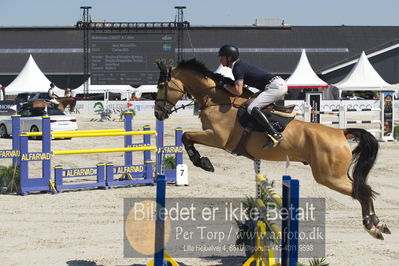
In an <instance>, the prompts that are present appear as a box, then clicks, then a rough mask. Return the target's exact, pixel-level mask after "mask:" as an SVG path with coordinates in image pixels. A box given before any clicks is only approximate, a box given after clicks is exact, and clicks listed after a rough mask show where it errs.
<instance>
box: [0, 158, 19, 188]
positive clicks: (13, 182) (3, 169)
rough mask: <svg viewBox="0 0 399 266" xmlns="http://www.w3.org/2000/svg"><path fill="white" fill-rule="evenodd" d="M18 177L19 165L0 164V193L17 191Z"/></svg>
mask: <svg viewBox="0 0 399 266" xmlns="http://www.w3.org/2000/svg"><path fill="white" fill-rule="evenodd" d="M19 177H20V169H19V166H12V165H10V166H3V165H0V193H3V192H6V193H13V192H17V191H18V190H19V188H20V180H19ZM4 185H6V186H4Z"/></svg>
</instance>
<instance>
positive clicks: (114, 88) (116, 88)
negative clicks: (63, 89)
mask: <svg viewBox="0 0 399 266" xmlns="http://www.w3.org/2000/svg"><path fill="white" fill-rule="evenodd" d="M134 90H135V89H134V88H133V87H132V86H130V85H92V84H91V79H90V78H89V91H88V93H89V94H93V93H104V92H106V91H109V92H114V93H123V92H127V91H131V92H133V91H134ZM73 93H74V94H75V95H76V94H81V93H84V83H83V84H82V85H80V86H79V87H78V88H76V89H74V90H73Z"/></svg>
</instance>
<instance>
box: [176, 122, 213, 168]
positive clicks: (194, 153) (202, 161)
mask: <svg viewBox="0 0 399 266" xmlns="http://www.w3.org/2000/svg"><path fill="white" fill-rule="evenodd" d="M217 140H218V138H217V137H216V136H215V133H214V132H213V131H212V130H210V129H208V130H204V131H191V132H184V134H183V137H182V142H183V145H184V148H185V149H186V151H187V154H188V156H189V158H190V160H191V161H192V162H193V164H194V165H195V166H197V167H200V168H202V169H204V170H205V171H209V172H214V171H215V168H213V165H212V163H211V161H210V160H209V159H208V158H207V157H201V155H200V153H199V152H198V150H197V149H196V148H195V147H194V144H203V145H206V146H211V147H220V144H218V143H217Z"/></svg>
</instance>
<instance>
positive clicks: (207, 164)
mask: <svg viewBox="0 0 399 266" xmlns="http://www.w3.org/2000/svg"><path fill="white" fill-rule="evenodd" d="M201 168H202V169H204V170H205V171H208V172H215V168H213V165H212V163H211V161H210V160H209V159H208V157H201Z"/></svg>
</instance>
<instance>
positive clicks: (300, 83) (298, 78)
mask: <svg viewBox="0 0 399 266" xmlns="http://www.w3.org/2000/svg"><path fill="white" fill-rule="evenodd" d="M287 85H288V88H290V89H304V88H327V87H328V84H327V83H326V82H324V81H323V80H321V79H320V78H319V77H318V76H317V75H316V73H315V72H314V71H313V68H312V67H311V66H310V63H309V60H308V57H307V56H306V51H305V49H302V53H301V58H300V59H299V62H298V64H297V65H296V67H295V70H294V72H293V73H292V74H291V76H290V77H289V78H288V79H287Z"/></svg>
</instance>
